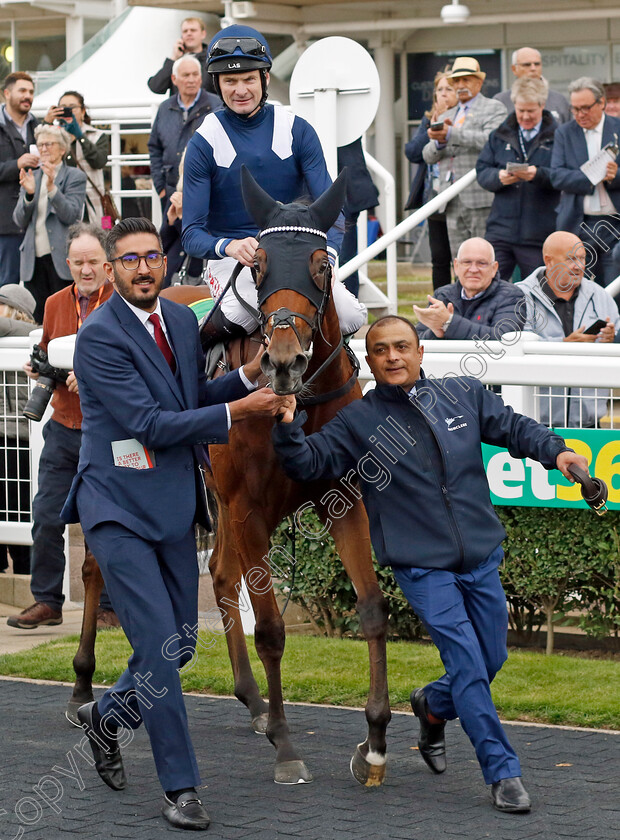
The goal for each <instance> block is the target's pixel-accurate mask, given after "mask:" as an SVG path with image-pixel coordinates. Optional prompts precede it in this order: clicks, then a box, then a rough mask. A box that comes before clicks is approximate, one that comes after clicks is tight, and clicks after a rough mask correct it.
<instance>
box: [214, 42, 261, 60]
mask: <svg viewBox="0 0 620 840" xmlns="http://www.w3.org/2000/svg"><path fill="white" fill-rule="evenodd" d="M237 50H240V51H241V52H242V53H243V55H252V56H257V57H262V56H265V57H267V50H266V48H265V45H264V44H261V42H260V41H257V40H256V38H230V37H227V38H220V39H219V41H216V42H215V44H213V46H212V47H211V50H210V52H209V58H210V59H213V58H220V57H222V56H228V55H234V53H235V52H236V51H237Z"/></svg>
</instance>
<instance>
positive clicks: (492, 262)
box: [413, 236, 525, 341]
mask: <svg viewBox="0 0 620 840" xmlns="http://www.w3.org/2000/svg"><path fill="white" fill-rule="evenodd" d="M497 269H498V263H497V260H496V259H495V251H494V249H493V246H492V245H491V243H490V242H487V241H486V239H480V238H479V237H477V236H475V237H474V238H473V239H466V240H465V242H463V244H462V245H461V247H460V248H459V251H458V254H457V255H456V259H455V260H454V273H455V274H456V283H449V284H448V285H447V286H441V288H439V289H437V291H436V292H435V297H433V296H432V295H428V301H429V304H428V306H427V307H426V309H422V308H421V307H419V306H415V304H414V307H413V311H414V312H415V314H416V316H417V318H418V320H419V322H420V323H419V324H418V326H417V330H418V335H419V336H420V338H421V339H426V338H428V339H431V338H445V339H449V340H453V339H482V340H483V341H484V340H486V339H488V338H493V339H495V340H496V341H499V339H500V338H501V337H502V336H503V335H504V333H507V332H519V331H520V330H521V329H523V322H524V320H525V316H524V314H523V296H522V294H521V291H520V290H519V289H516V288H515V286H514V285H513V284H512V283H508V282H507V281H506V280H502V279H501V278H500V276H499V275H498V273H497Z"/></svg>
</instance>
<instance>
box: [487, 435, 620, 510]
mask: <svg viewBox="0 0 620 840" xmlns="http://www.w3.org/2000/svg"><path fill="white" fill-rule="evenodd" d="M554 431H556V432H557V433H558V434H559V435H561V436H562V437H563V438H564V439H565V440H566V445H567V446H570V447H571V449H574V450H575V452H577V453H578V454H579V455H585V457H586V458H587V459H588V462H589V465H590V474H591V475H596V476H598V478H602V479H603V481H604V482H605V483H606V484H607V487H608V488H609V500H608V502H607V507H608V508H609V510H620V431H619V430H612V431H610V430H606V429H600V430H599V429H596V430H594V429H555V430H554ZM482 457H483V459H484V466H485V468H486V471H487V478H488V480H489V487H490V488H491V501H492V502H493V504H494V505H516V506H520V507H563V508H587V505H586V503H585V502H584V501H583V499H582V498H581V488H580V486H579V485H578V484H571V483H570V482H569V481H567V479H565V478H564V476H563V475H562V473H561V472H559V470H551V471H549V472H548V471H547V470H546V469H545V468H544V467H543V466H542V465H541V464H539V463H538V461H532V460H531V459H530V458H523V459H522V460H518V459H517V458H511V457H510V455H509V454H508V452H507V451H506V450H505V449H501V448H500V447H499V446H489V445H488V444H486V443H483V444H482Z"/></svg>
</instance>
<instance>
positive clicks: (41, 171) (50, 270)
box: [13, 124, 86, 323]
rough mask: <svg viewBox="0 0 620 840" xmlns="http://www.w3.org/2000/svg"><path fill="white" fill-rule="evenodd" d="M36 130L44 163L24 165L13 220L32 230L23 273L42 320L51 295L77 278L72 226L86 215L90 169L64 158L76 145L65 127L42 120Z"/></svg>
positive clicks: (28, 232) (27, 235)
mask: <svg viewBox="0 0 620 840" xmlns="http://www.w3.org/2000/svg"><path fill="white" fill-rule="evenodd" d="M34 134H35V140H36V143H37V148H38V150H39V155H40V159H41V166H40V168H38V169H37V170H32V169H20V171H19V183H20V187H21V189H20V191H19V199H18V201H17V205H16V207H15V210H14V212H13V221H14V222H15V224H16V225H18V227H20V228H22V229H25V231H26V232H25V234H24V241H23V242H22V245H21V249H20V250H21V254H20V266H19V267H20V278H21V281H22V283H27V284H28V289H29V290H30V292H31V293H32V295H33V296H34V299H35V300H36V303H37V305H36V309H35V312H34V317H35V320H36V321H37V322H38V323H42V321H43V309H44V307H45V301H46V300H47V298H48V297H49V296H50V295H52V294H54V292H58V291H60V289H62V288H64V287H65V286H67V285H68V284H69V283H70V281H71V274H70V273H69V267H68V266H67V231H68V229H69V227H70V226H71V225H72V224H73V223H74V222H77V221H79V220H80V219H81V218H82V211H83V209H84V198H85V194H86V175H85V174H84V172H82V171H81V170H80V169H75V168H72V167H69V166H67V165H66V163H65V162H64V160H63V158H64V156H65V155H66V153H67V152H68V151H69V148H70V145H71V135H69V134H67V132H66V131H65V130H64V129H63V128H61V127H60V126H57V125H45V124H43V125H38V126H37V127H36V129H35V132H34Z"/></svg>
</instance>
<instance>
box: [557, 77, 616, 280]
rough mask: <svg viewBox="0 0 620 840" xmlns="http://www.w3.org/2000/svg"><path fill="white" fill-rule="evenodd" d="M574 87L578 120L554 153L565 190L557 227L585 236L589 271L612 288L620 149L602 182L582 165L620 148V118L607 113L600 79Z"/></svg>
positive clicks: (560, 135)
mask: <svg viewBox="0 0 620 840" xmlns="http://www.w3.org/2000/svg"><path fill="white" fill-rule="evenodd" d="M568 90H569V93H570V104H571V109H572V112H573V116H574V120H572V121H571V122H569V123H566V124H565V125H561V126H560V127H559V128H558V130H557V131H556V133H555V142H554V144H553V154H552V156H551V183H552V184H553V186H554V187H555V188H556V190H562V196H561V198H560V203H559V204H558V211H557V212H558V217H557V223H556V230H567V231H570V232H571V233H574V234H575V235H576V236H578V237H579V238H580V239H581V241H582V242H583V244H584V245H585V247H586V250H587V251H588V265H587V268H588V269H589V273H591V274H593V275H594V279H595V280H596V282H597V283H599V284H600V285H601V286H608V285H609V283H611V281H612V280H613V279H614V278H615V274H616V272H615V269H614V265H613V259H612V250H613V247H614V245H615V244H616V243H617V242H618V241H619V240H620V215H619V214H620V174H619V173H618V162H617V154H618V149H617V148H616V149H615V156H614V157H613V159H612V157H611V156H610V158H609V161H608V163H607V167H606V171H605V175H604V177H603V180H602V181H600V182H599V183H598V184H596V185H594V184H593V183H592V182H591V181H590V179H589V178H588V177H587V176H586V175H585V174H584V173H583V172H582V171H581V169H580V167H581V166H582V165H583V164H584V163H586V161H588V160H591V159H592V158H593V157H594V156H595V155H596V154H597V153H598V152H600V150H601V149H603V148H604V147H605V146H607V145H608V144H615V145H616V147H617V146H618V142H619V138H620V119H618V118H617V117H610V116H608V115H607V114H605V104H606V100H605V91H604V89H603V85H602V84H601V83H600V82H598V81H597V80H596V79H591V78H589V77H587V76H584V77H583V78H581V79H575V81H574V82H571V84H570V85H569V87H568Z"/></svg>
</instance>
